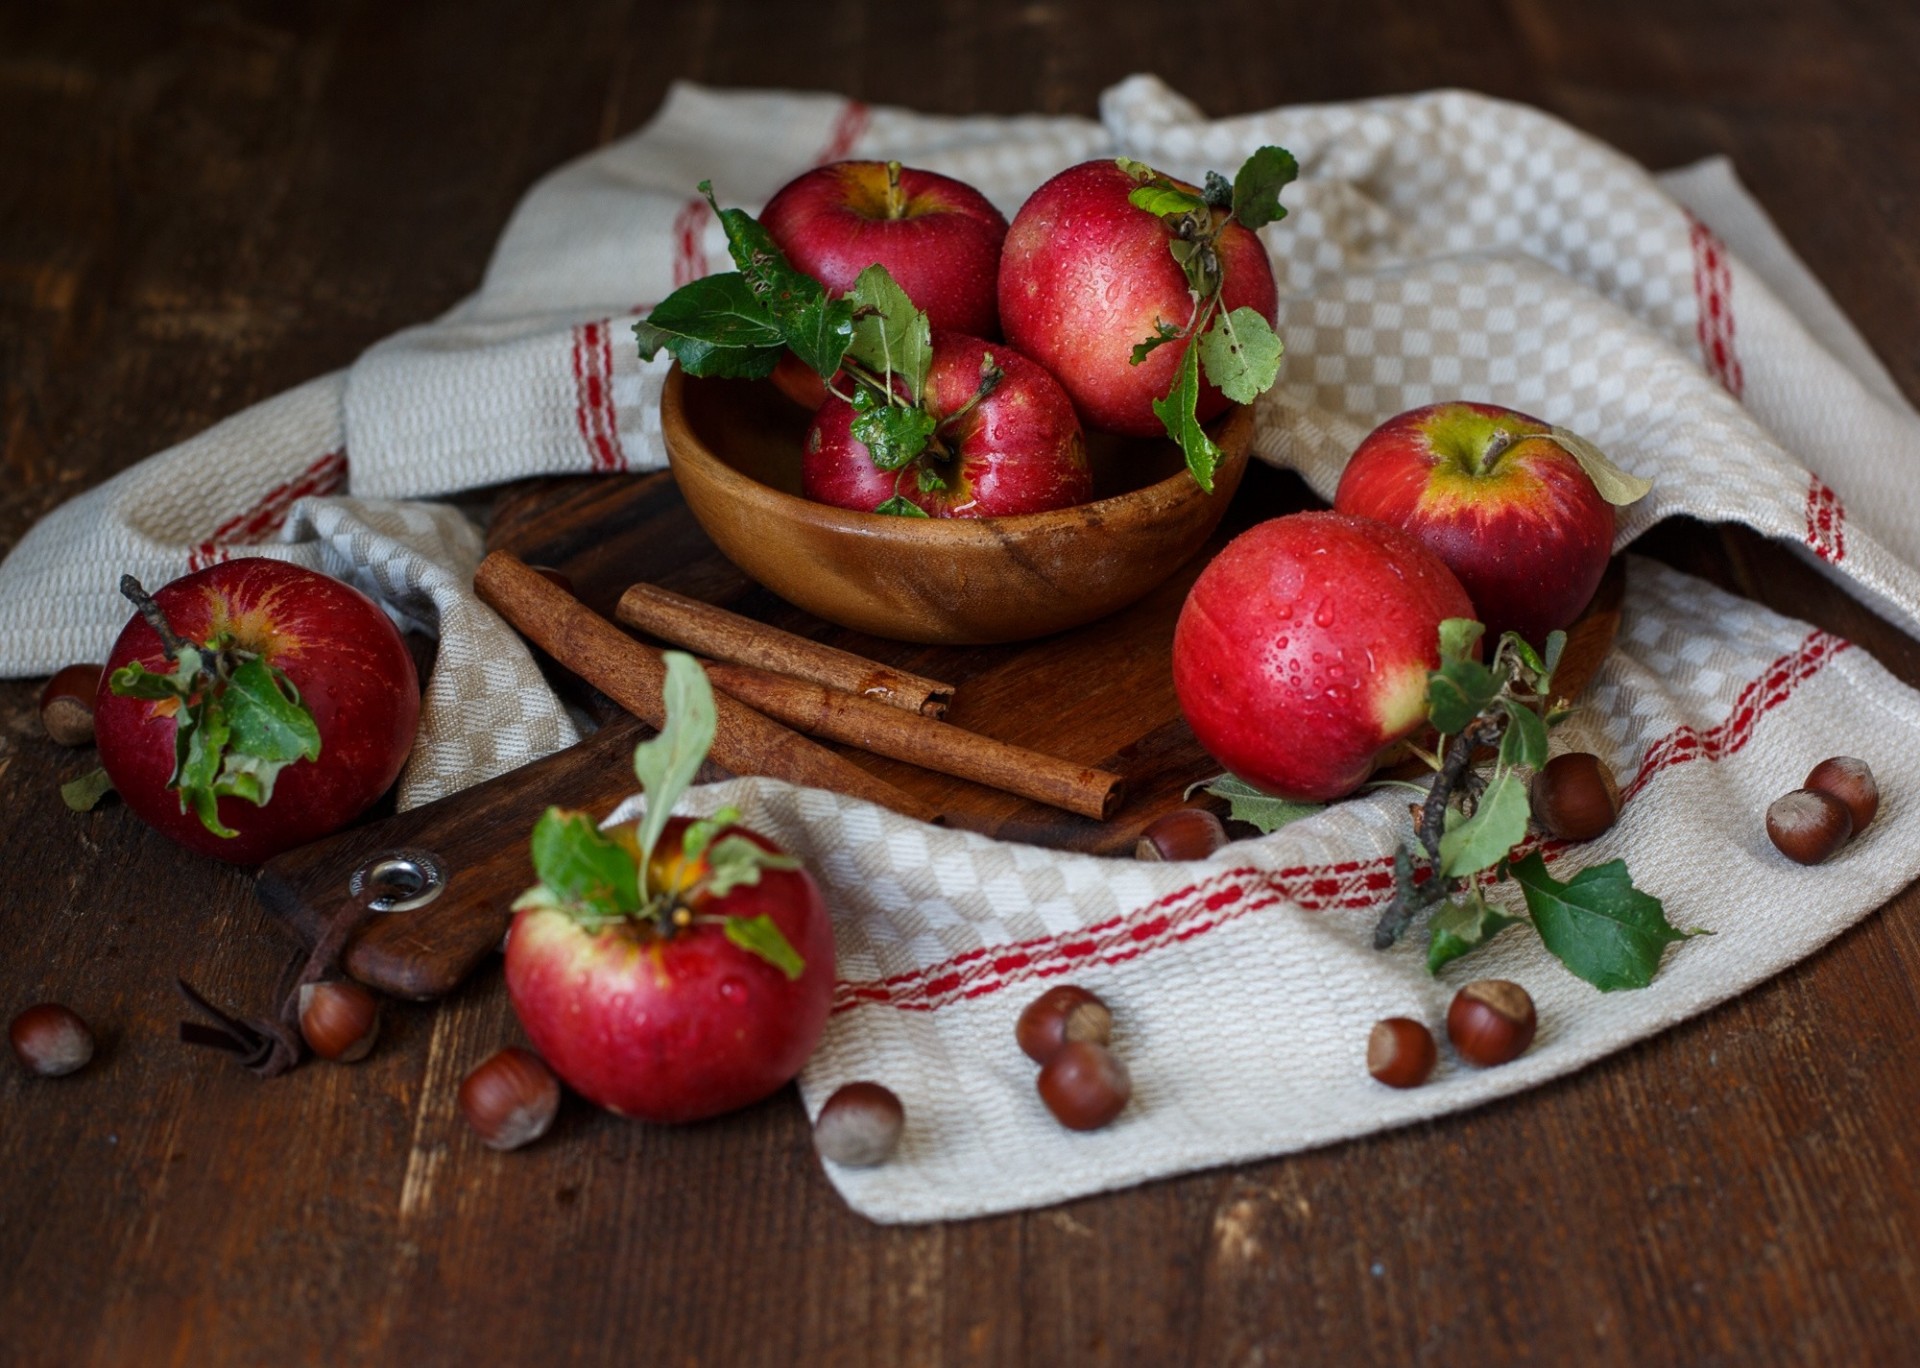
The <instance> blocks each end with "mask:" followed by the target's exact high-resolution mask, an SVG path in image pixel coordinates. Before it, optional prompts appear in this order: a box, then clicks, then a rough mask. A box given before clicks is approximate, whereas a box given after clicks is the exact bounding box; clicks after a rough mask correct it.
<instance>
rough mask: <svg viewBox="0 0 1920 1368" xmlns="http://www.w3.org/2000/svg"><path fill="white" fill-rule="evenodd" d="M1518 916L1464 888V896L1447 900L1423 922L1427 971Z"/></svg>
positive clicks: (1490, 936)
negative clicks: (1452, 900)
mask: <svg viewBox="0 0 1920 1368" xmlns="http://www.w3.org/2000/svg"><path fill="white" fill-rule="evenodd" d="M1521 920H1522V919H1521V918H1519V917H1512V916H1508V915H1507V914H1506V913H1505V912H1502V911H1501V910H1500V909H1499V908H1497V907H1495V906H1493V905H1492V904H1491V903H1489V902H1488V901H1487V900H1486V899H1485V898H1483V897H1481V896H1480V890H1479V889H1477V888H1474V889H1469V890H1467V896H1466V897H1464V898H1462V899H1461V900H1460V901H1458V902H1450V903H1447V904H1446V905H1445V906H1444V907H1442V908H1441V909H1440V910H1439V911H1438V912H1435V913H1434V914H1433V916H1432V918H1431V919H1429V920H1428V922H1427V972H1428V973H1430V974H1437V973H1439V972H1440V971H1441V969H1443V968H1444V967H1446V965H1448V964H1450V963H1451V962H1452V961H1454V960H1457V959H1459V958H1460V956H1462V955H1464V954H1466V953H1467V952H1468V951H1469V950H1473V949H1476V948H1478V947H1479V946H1482V945H1485V944H1486V943H1487V942H1488V941H1490V940H1492V939H1493V938H1494V937H1495V936H1497V935H1499V934H1500V933H1501V932H1502V931H1504V930H1506V929H1507V928H1508V927H1509V926H1517V925H1519V924H1520V922H1521Z"/></svg>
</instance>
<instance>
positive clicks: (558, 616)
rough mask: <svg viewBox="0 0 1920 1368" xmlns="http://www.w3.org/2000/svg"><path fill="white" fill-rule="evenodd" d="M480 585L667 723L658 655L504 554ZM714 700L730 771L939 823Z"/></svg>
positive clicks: (529, 627) (634, 706)
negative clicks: (823, 791)
mask: <svg viewBox="0 0 1920 1368" xmlns="http://www.w3.org/2000/svg"><path fill="white" fill-rule="evenodd" d="M473 588H474V592H475V593H477V594H479V596H480V598H481V600H482V601H483V602H485V603H487V604H488V605H489V606H491V607H492V608H493V609H494V610H495V611H496V612H498V613H499V614H500V616H502V617H503V618H505V619H506V620H507V621H508V622H509V623H511V624H512V625H513V626H514V627H515V628H516V629H517V630H518V631H519V632H520V633H521V634H522V635H523V636H525V637H526V638H527V639H528V640H530V641H532V642H533V643H534V644H535V645H537V646H539V647H540V648H541V649H542V650H544V651H545V652H546V653H547V654H548V655H550V656H552V657H553V658H554V659H555V660H557V661H559V662H560V663H561V664H562V665H564V666H566V667H567V668H568V669H570V670H572V671H573V672H574V673H575V674H577V675H579V676H580V677H581V678H582V679H584V680H586V681H587V682H588V683H590V684H592V685H593V686H594V687H595V688H597V689H599V690H600V691H601V692H602V693H604V694H606V695H607V697H609V698H611V699H613V701H614V702H616V703H618V704H619V705H620V706H621V707H623V708H625V709H626V710H627V711H628V712H630V713H632V714H633V715H634V716H635V717H638V718H639V719H640V720H641V721H643V722H646V723H648V724H649V725H651V726H654V727H658V726H661V725H662V724H663V723H664V722H665V720H666V699H665V695H664V688H665V684H666V677H667V670H666V663H665V662H664V661H663V660H662V659H661V657H660V653H659V652H658V651H655V650H653V649H652V648H650V647H648V646H644V645H642V644H641V643H640V642H638V641H635V640H634V639H633V638H632V637H630V636H628V635H627V634H626V633H625V632H623V631H621V630H620V629H619V628H618V627H616V626H614V625H613V624H612V623H611V622H608V621H607V620H606V619H605V618H603V617H601V616H600V615H599V614H598V613H595V612H594V611H593V610H592V609H590V608H588V607H586V606H585V605H584V604H582V603H581V602H580V600H578V599H576V598H575V597H574V596H573V595H572V594H570V593H568V592H567V591H566V590H565V589H562V588H561V587H559V586H558V585H556V584H554V583H553V582H552V581H551V580H549V579H547V578H546V577H545V576H544V575H542V574H541V573H540V572H539V571H537V570H534V569H532V568H530V567H529V566H528V565H526V563H525V562H523V561H521V560H519V559H518V558H517V557H515V556H512V555H510V554H508V553H507V552H505V551H494V552H491V553H490V554H489V555H488V556H487V558H486V559H485V560H483V561H481V562H480V568H479V569H478V570H476V571H475V572H474V576H473ZM713 701H714V706H715V710H716V712H717V714H718V725H717V727H716V729H715V732H714V738H713V750H712V758H713V760H714V763H716V764H718V765H720V766H722V767H723V768H725V769H728V770H731V771H732V772H733V773H735V774H763V775H767V776H769V777H771V778H775V779H785V780H788V781H790V782H792V783H796V784H805V785H808V786H810V787H813V788H824V789H831V790H833V791H834V792H836V793H844V794H846V795H848V796H849V797H853V798H864V799H866V800H867V801H869V802H873V803H878V804H880V805H881V806H882V807H886V808H891V809H892V810H893V811H895V812H898V813H901V814H903V815H904V816H908V817H914V818H918V819H919V820H921V821H924V822H932V821H938V820H939V814H938V813H937V812H936V811H935V810H934V809H933V808H932V807H931V806H930V805H928V804H926V803H924V802H922V801H921V800H920V799H918V798H915V797H914V796H913V795H911V794H909V793H906V792H904V791H902V790H901V789H899V788H896V787H895V786H894V785H892V784H889V783H887V782H886V781H885V780H883V779H881V778H879V777H877V776H875V775H872V774H869V773H867V772H866V771H865V770H863V769H861V768H860V767H859V766H858V765H855V764H854V763H852V762H851V761H849V760H847V759H845V758H843V757H842V756H839V755H836V754H834V753H833V752H832V751H830V750H828V749H826V748H825V747H824V746H820V745H816V744H815V743H814V742H812V741H809V740H807V739H806V738H805V737H804V736H801V735H799V734H798V733H797V732H794V731H791V730H789V729H788V728H786V727H783V726H781V725H780V724H779V723H778V722H775V721H773V720H772V719H771V718H769V717H766V716H764V715H762V714H760V713H758V712H755V711H754V710H753V709H752V708H751V707H749V706H747V705H746V704H744V703H741V702H739V701H738V700H737V699H734V698H731V697H729V696H727V695H725V694H716V695H715V697H714V700H713ZM888 711H891V709H889V710H888Z"/></svg>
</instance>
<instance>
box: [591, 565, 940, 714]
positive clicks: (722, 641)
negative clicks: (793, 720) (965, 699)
mask: <svg viewBox="0 0 1920 1368" xmlns="http://www.w3.org/2000/svg"><path fill="white" fill-rule="evenodd" d="M614 616H615V617H617V618H618V619H619V620H620V621H622V622H624V623H626V624H627V626H629V627H638V628H639V629H640V630H641V631H643V632H646V633H649V634H650V635H652V636H656V637H659V638H660V639H661V640H662V641H665V642H669V643H671V644H672V645H675V646H683V647H685V648H686V649H687V650H689V651H698V652H699V653H700V654H701V655H703V656H711V657H712V658H713V659H715V660H724V661H727V662H729V663H731V664H734V665H753V666H757V667H758V668H760V669H762V670H771V671H773V673H775V674H781V675H791V676H793V677H794V678H796V679H810V680H812V681H813V682H814V683H816V684H824V685H826V686H827V687H828V688H830V689H838V690H839V691H840V692H842V693H849V694H857V695H858V696H859V697H861V698H870V699H873V700H874V701H875V702H878V703H885V704H887V705H888V706H890V707H895V708H904V709H906V710H907V711H908V712H917V713H921V714H923V715H925V716H927V717H945V716H946V715H947V705H948V704H950V703H951V702H952V701H953V685H951V684H943V683H941V682H940V681H939V680H937V679H927V678H924V677H923V676H921V675H916V674H910V673H908V672H907V671H905V670H896V669H893V668H892V667H891V666H887V665H882V664H880V663H879V662H877V661H872V660H868V659H866V658H865V657H864V656H858V655H855V654H854V653H853V652H851V651H841V650H837V649H835V648H834V647H832V646H823V645H821V644H820V643H819V642H817V641H809V640H807V638H805V637H802V636H795V635H794V634H793V633H791V632H783V631H781V630H780V629H779V628H777V627H769V626H767V625H766V624H765V623H761V622H755V621H754V620H753V619H752V618H745V617H741V616H740V615H739V614H738V613H730V612H728V611H727V610H726V609H725V608H718V607H715V606H714V605H713V604H711V603H702V602H701V601H700V600H699V599H691V598H688V597H686V596H685V595H684V594H676V593H674V592H673V591H672V590H671V589H662V588H661V587H660V586H659V585H657V584H645V583H641V584H636V585H634V586H633V587H632V588H630V589H628V590H627V592H626V593H624V594H622V595H621V596H620V605H619V607H618V608H616V609H615V610H614Z"/></svg>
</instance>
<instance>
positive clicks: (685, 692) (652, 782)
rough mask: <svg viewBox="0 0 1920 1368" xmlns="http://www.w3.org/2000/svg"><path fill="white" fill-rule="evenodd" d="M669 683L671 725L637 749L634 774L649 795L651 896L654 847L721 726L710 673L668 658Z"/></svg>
mask: <svg viewBox="0 0 1920 1368" xmlns="http://www.w3.org/2000/svg"><path fill="white" fill-rule="evenodd" d="M666 662H667V681H666V686H665V688H664V689H663V691H662V692H663V693H664V695H665V703H666V725H664V726H663V727H661V729H660V734H659V735H658V736H655V737H652V738H651V739H649V740H646V741H642V742H641V743H640V744H639V745H638V746H635V747H634V749H633V772H634V773H635V774H636V775H638V776H639V779H640V787H641V788H642V789H643V790H645V792H646V795H647V811H646V815H645V816H644V817H642V818H641V819H640V826H639V832H638V834H639V845H640V859H639V866H640V870H641V893H642V896H644V894H645V891H646V879H645V871H646V869H647V866H648V864H649V863H650V862H651V859H652V856H653V847H654V845H655V844H656V843H657V842H658V841H659V839H660V833H661V831H662V830H664V829H665V827H666V825H667V818H669V817H671V816H672V815H673V805H674V804H675V803H677V802H679V801H680V795H681V794H683V793H685V792H686V791H687V786H688V785H690V784H692V783H693V777H694V775H696V774H698V773H699V772H700V766H701V764H702V762H704V761H705V760H706V758H707V752H708V751H709V750H710V749H712V747H713V733H714V729H715V727H716V726H717V725H718V721H717V714H716V713H715V710H714V705H713V686H712V685H711V684H709V683H708V682H707V672H706V671H705V670H703V669H701V668H700V665H699V663H698V662H697V661H695V660H694V658H693V657H692V656H690V655H688V654H686V652H684V651H668V652H667V653H666Z"/></svg>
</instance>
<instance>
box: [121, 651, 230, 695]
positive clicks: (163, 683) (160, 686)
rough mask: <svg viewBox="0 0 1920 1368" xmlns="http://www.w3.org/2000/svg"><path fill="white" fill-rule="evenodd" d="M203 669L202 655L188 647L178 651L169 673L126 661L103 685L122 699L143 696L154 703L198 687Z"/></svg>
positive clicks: (188, 692)
mask: <svg viewBox="0 0 1920 1368" xmlns="http://www.w3.org/2000/svg"><path fill="white" fill-rule="evenodd" d="M205 670H206V657H205V656H203V655H202V654H201V653H200V651H199V650H198V649H196V648H195V647H192V646H188V647H186V648H185V649H183V650H182V651H181V652H180V656H179V658H178V659H177V660H176V661H175V662H174V668H173V672H172V673H171V674H158V673H155V672H154V671H152V670H149V669H148V668H147V667H146V666H144V665H142V664H141V663H140V662H139V661H137V660H135V661H130V662H129V663H127V664H125V665H122V666H121V667H120V668H119V669H117V670H115V671H114V672H113V674H112V676H111V677H110V678H109V679H108V680H107V687H108V688H110V689H112V690H113V692H114V693H116V694H118V695H119V696H120V697H122V698H145V699H150V700H153V701H155V702H157V701H159V700H160V699H163V698H178V699H183V700H184V699H186V698H187V697H189V696H190V695H191V694H192V693H193V691H194V689H195V688H196V687H197V686H198V684H199V681H200V676H201V674H202V673H203V672H204V671H205Z"/></svg>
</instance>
